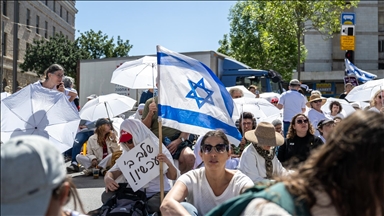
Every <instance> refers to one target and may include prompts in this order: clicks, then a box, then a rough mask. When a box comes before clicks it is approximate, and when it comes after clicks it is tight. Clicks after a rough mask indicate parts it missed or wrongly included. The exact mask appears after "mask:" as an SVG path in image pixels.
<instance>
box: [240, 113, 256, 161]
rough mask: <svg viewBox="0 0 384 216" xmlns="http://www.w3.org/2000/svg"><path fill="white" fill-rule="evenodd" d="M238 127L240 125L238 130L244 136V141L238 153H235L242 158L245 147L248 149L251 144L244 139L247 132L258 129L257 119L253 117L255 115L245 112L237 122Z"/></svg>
mask: <svg viewBox="0 0 384 216" xmlns="http://www.w3.org/2000/svg"><path fill="white" fill-rule="evenodd" d="M236 125H238V129H239V131H240V134H241V136H242V139H241V141H240V144H239V147H238V151H236V152H235V154H237V155H239V157H240V156H241V153H242V152H243V151H244V149H245V147H247V146H248V145H249V144H251V142H249V141H247V140H246V139H245V137H244V135H245V133H246V132H247V131H250V130H253V129H255V128H256V125H257V123H256V119H255V118H254V117H253V114H252V113H250V112H243V113H242V114H241V115H240V118H239V119H238V120H237V121H236Z"/></svg>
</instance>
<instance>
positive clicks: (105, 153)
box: [76, 118, 120, 175]
mask: <svg viewBox="0 0 384 216" xmlns="http://www.w3.org/2000/svg"><path fill="white" fill-rule="evenodd" d="M95 126H96V130H95V133H94V134H93V135H92V136H91V137H89V139H88V142H87V154H86V155H81V154H78V155H77V156H76V160H77V162H78V163H80V164H81V165H83V166H84V167H85V169H86V170H84V174H85V175H91V174H92V168H99V169H100V170H101V172H100V173H101V174H103V173H105V171H106V169H107V168H108V166H109V163H110V161H111V157H112V153H114V152H117V151H119V150H120V145H119V144H118V143H117V137H116V132H115V131H114V130H113V127H112V122H111V121H109V120H108V119H105V118H101V119H98V120H97V121H96V125H95Z"/></svg>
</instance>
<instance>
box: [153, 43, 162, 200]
mask: <svg viewBox="0 0 384 216" xmlns="http://www.w3.org/2000/svg"><path fill="white" fill-rule="evenodd" d="M159 48H160V47H159V45H157V46H156V53H159ZM157 59H159V58H158V57H157ZM157 61H159V60H157ZM157 63H158V64H157V79H158V82H157V104H159V101H160V67H159V62H157ZM153 78H154V71H153V66H152V83H153ZM153 87H155V86H154V85H153ZM153 89H155V88H153ZM157 122H158V124H159V153H160V152H161V153H163V129H162V126H163V125H162V122H161V117H160V116H159V111H157ZM159 165H160V205H161V203H162V202H163V199H164V175H163V162H160V164H159Z"/></svg>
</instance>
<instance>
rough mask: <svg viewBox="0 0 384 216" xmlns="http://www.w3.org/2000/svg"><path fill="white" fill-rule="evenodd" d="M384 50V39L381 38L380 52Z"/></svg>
mask: <svg viewBox="0 0 384 216" xmlns="http://www.w3.org/2000/svg"><path fill="white" fill-rule="evenodd" d="M382 52H384V40H379V53H382Z"/></svg>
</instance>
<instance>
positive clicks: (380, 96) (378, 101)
mask: <svg viewBox="0 0 384 216" xmlns="http://www.w3.org/2000/svg"><path fill="white" fill-rule="evenodd" d="M383 101H384V90H382V89H380V90H378V91H377V92H376V93H375V94H374V95H373V97H372V99H371V104H370V105H371V108H369V110H370V111H374V112H378V113H379V112H381V113H384V106H383Z"/></svg>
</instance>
